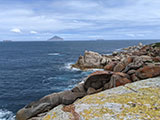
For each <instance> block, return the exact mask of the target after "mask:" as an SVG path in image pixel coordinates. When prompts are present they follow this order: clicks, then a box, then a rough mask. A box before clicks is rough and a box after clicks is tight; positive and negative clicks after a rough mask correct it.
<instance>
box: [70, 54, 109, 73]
mask: <svg viewBox="0 0 160 120" xmlns="http://www.w3.org/2000/svg"><path fill="white" fill-rule="evenodd" d="M109 61H110V59H109V58H105V56H102V55H100V54H99V53H97V52H92V51H85V53H84V56H80V57H79V59H78V61H77V62H76V64H74V65H72V67H76V68H80V69H82V70H84V69H90V68H103V67H104V66H105V65H106V64H107V63H108V62H109Z"/></svg>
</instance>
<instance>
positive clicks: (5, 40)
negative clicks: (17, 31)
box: [2, 40, 12, 42]
mask: <svg viewBox="0 0 160 120" xmlns="http://www.w3.org/2000/svg"><path fill="white" fill-rule="evenodd" d="M2 42H12V40H3V41H2Z"/></svg>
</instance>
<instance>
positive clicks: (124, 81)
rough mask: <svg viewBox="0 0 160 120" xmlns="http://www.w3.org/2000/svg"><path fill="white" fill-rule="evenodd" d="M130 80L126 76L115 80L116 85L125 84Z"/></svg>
mask: <svg viewBox="0 0 160 120" xmlns="http://www.w3.org/2000/svg"><path fill="white" fill-rule="evenodd" d="M131 82H132V81H131V80H129V79H127V78H122V79H119V80H117V81H116V86H117V87H118V86H121V85H125V84H127V83H131Z"/></svg>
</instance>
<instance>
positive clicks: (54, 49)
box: [0, 40, 155, 120]
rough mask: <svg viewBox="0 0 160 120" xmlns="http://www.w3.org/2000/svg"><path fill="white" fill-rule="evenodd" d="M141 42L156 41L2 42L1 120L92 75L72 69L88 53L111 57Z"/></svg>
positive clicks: (0, 78)
mask: <svg viewBox="0 0 160 120" xmlns="http://www.w3.org/2000/svg"><path fill="white" fill-rule="evenodd" d="M139 42H142V43H144V44H149V43H153V42H155V41H151V40H150V41H149V40H148V41H86V42H83V41H81V42H80V41H77V42H73V41H72V42H71V41H70V42H69V41H68V42H8V43H7V42H6V43H5V42H0V120H2V119H3V120H11V119H13V116H14V115H15V113H16V112H17V110H18V109H20V108H22V107H24V106H25V105H26V104H28V103H30V102H32V101H35V100H37V99H39V98H41V97H43V96H44V95H47V94H50V93H53V92H59V91H62V90H66V89H70V88H72V87H73V86H74V85H76V84H77V83H78V82H80V81H81V80H82V79H83V78H84V77H85V76H87V75H88V74H89V73H91V72H93V71H88V72H83V71H80V70H76V69H73V70H71V69H70V64H71V63H74V62H75V61H76V60H77V59H78V57H79V55H80V54H82V55H83V53H84V51H85V50H92V51H96V52H99V53H103V54H108V53H111V52H113V51H115V50H119V49H121V48H124V47H128V46H131V45H137V44H138V43H139Z"/></svg>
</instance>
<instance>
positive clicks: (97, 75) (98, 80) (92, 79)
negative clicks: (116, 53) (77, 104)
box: [84, 71, 113, 90]
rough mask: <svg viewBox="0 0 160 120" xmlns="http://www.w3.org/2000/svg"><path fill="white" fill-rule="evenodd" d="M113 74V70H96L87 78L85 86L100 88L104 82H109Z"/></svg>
mask: <svg viewBox="0 0 160 120" xmlns="http://www.w3.org/2000/svg"><path fill="white" fill-rule="evenodd" d="M112 74H113V72H108V71H96V72H94V73H92V74H90V75H89V76H88V77H87V79H86V81H85V83H84V88H85V89H86V90H87V89H88V88H89V87H92V88H94V89H99V88H101V87H103V84H105V83H106V82H109V80H110V77H111V75H112Z"/></svg>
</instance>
